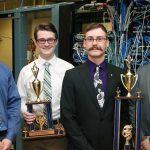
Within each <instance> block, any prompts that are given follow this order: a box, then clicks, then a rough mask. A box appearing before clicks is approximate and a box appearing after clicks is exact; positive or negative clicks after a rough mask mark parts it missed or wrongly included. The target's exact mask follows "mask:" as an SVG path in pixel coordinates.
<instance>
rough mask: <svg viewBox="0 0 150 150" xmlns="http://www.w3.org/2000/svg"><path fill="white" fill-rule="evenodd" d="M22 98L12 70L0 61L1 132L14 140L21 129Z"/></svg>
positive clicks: (6, 137)
mask: <svg viewBox="0 0 150 150" xmlns="http://www.w3.org/2000/svg"><path fill="white" fill-rule="evenodd" d="M20 107H21V99H20V96H19V93H18V90H17V87H16V83H15V81H14V78H13V75H12V72H11V70H10V69H9V68H8V67H7V65H4V64H2V63H0V132H1V131H6V136H5V137H4V138H5V139H9V140H11V141H12V142H13V141H14V140H15V139H16V136H17V133H18V130H19V129H20Z"/></svg>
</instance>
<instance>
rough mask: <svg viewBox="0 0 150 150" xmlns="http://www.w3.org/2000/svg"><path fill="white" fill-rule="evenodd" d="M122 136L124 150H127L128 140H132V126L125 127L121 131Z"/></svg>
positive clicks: (128, 146)
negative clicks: (124, 139) (124, 140)
mask: <svg viewBox="0 0 150 150" xmlns="http://www.w3.org/2000/svg"><path fill="white" fill-rule="evenodd" d="M122 135H123V137H124V138H126V142H125V145H124V150H128V149H129V148H130V142H129V141H130V140H131V138H132V125H125V126H124V128H123V131H122Z"/></svg>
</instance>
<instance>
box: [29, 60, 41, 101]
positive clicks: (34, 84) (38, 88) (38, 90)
mask: <svg viewBox="0 0 150 150" xmlns="http://www.w3.org/2000/svg"><path fill="white" fill-rule="evenodd" d="M31 70H32V72H33V75H34V77H35V79H34V81H33V82H32V83H31V84H30V85H31V86H32V87H33V90H34V92H35V94H36V96H37V99H36V101H37V102H40V98H39V96H40V93H41V89H42V88H41V87H42V83H41V81H39V80H38V79H37V76H38V73H39V68H38V67H37V66H36V64H35V62H34V65H33V68H31Z"/></svg>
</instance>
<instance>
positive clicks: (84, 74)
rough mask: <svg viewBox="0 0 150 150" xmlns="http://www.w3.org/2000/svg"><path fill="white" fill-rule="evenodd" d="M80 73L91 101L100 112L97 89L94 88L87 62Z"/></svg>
mask: <svg viewBox="0 0 150 150" xmlns="http://www.w3.org/2000/svg"><path fill="white" fill-rule="evenodd" d="M79 73H80V76H81V78H82V81H83V84H84V86H85V87H86V89H87V93H88V94H89V99H90V100H91V101H92V102H93V104H94V105H95V106H96V109H97V110H98V111H100V108H99V104H98V101H97V98H96V91H95V87H94V84H93V81H92V80H91V77H90V69H89V66H88V63H87V62H86V63H84V64H83V65H82V67H81V68H80V72H79Z"/></svg>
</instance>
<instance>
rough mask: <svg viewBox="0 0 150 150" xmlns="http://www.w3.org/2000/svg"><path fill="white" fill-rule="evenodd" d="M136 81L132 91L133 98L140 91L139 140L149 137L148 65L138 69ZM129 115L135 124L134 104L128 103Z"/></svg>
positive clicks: (149, 74)
mask: <svg viewBox="0 0 150 150" xmlns="http://www.w3.org/2000/svg"><path fill="white" fill-rule="evenodd" d="M137 73H138V81H137V83H136V85H135V87H134V89H133V91H132V94H133V96H134V95H136V92H137V91H141V92H142V93H141V96H142V97H143V99H142V102H141V139H143V138H144V136H150V64H147V65H144V66H142V67H140V68H138V71H137ZM129 111H130V112H129V113H130V118H131V122H132V123H133V124H135V103H134V101H130V106H129Z"/></svg>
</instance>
